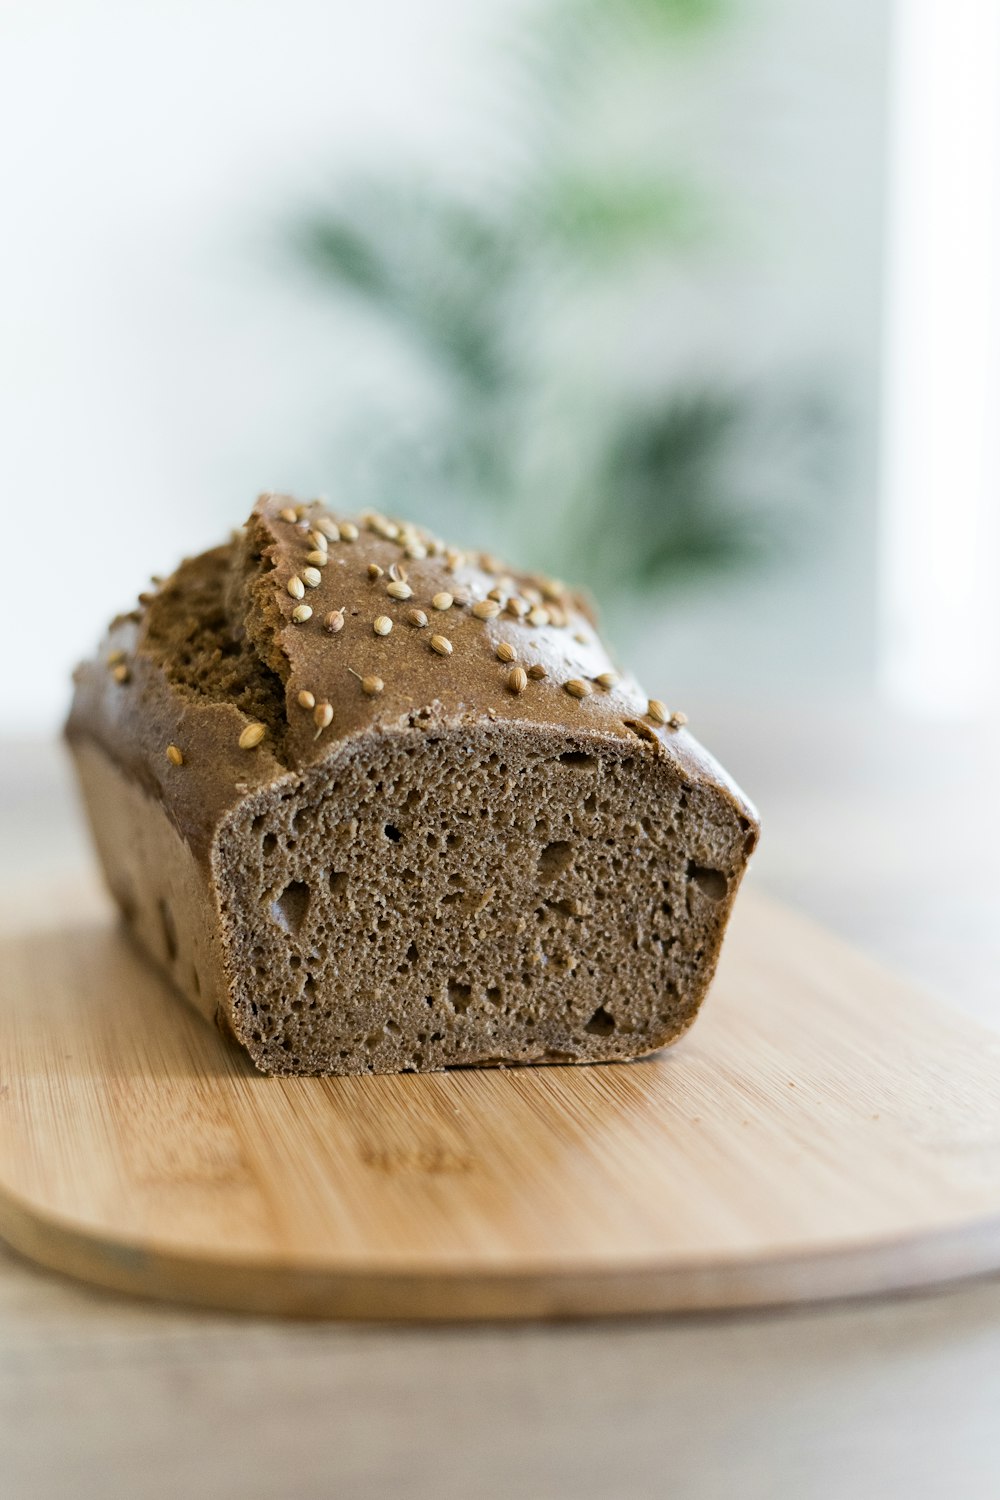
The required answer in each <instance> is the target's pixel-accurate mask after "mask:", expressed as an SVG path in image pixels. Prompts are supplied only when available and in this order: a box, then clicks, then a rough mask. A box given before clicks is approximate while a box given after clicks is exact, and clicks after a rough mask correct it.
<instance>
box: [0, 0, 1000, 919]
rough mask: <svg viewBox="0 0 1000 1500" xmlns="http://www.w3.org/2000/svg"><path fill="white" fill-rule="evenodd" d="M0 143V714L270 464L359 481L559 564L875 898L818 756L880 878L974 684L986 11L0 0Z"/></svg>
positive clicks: (991, 338) (983, 533)
mask: <svg viewBox="0 0 1000 1500" xmlns="http://www.w3.org/2000/svg"><path fill="white" fill-rule="evenodd" d="M0 142H2V145H0V203H2V206H3V232H2V234H0V331H2V341H0V422H2V426H3V446H2V454H3V465H4V475H3V478H4V491H3V501H2V505H3V515H4V521H5V525H6V534H7V540H8V546H7V568H6V578H7V583H6V597H7V601H8V604H7V619H8V620H9V621H10V622H12V628H13V632H14V641H15V644H14V646H13V647H12V649H10V650H8V651H7V652H6V653H5V660H4V674H5V692H4V693H3V695H2V698H0V732H2V733H5V734H7V735H8V736H22V737H23V736H25V735H32V734H35V735H41V734H45V733H48V732H51V731H52V730H54V729H55V728H56V727H57V726H58V724H59V723H60V721H61V718H62V715H63V713H64V711H65V707H66V703H67V697H68V676H69V671H70V669H71V666H72V664H73V661H74V660H75V659H76V658H77V657H78V656H79V655H81V654H83V653H84V652H86V651H87V650H89V649H90V648H91V646H92V644H93V643H94V642H95V640H96V639H97V637H98V636H99V634H100V631H101V629H102V627H103V625H104V622H105V621H106V619H107V618H108V616H109V615H110V614H111V612H112V611H113V610H115V609H118V608H121V607H128V606H129V604H130V603H131V601H132V599H133V598H134V595H135V594H136V593H137V592H138V591H139V590H140V589H141V588H142V587H143V586H144V584H145V582H146V579H147V577H148V575H149V573H151V572H164V571H166V570H168V569H169V568H170V567H171V566H172V565H173V563H174V562H175V561H176V560H177V559H178V558H179V556H180V555H181V554H182V553H184V552H192V551H195V550H198V549H200V548H201V547H203V546H205V545H208V544H210V543H212V542H213V541H215V540H216V539H219V538H222V537H224V536H225V535H226V534H227V532H228V530H229V528H230V527H231V526H232V525H234V524H237V523H238V522H239V521H240V520H241V519H242V518H243V517H244V515H245V513H246V511H247V510H248V509H249V506H250V504H251V503H252V501H253V499H254V497H255V495H256V494H257V493H258V492H259V491H260V490H262V489H266V488H280V489H287V490H290V491H293V492H295V493H297V494H298V495H299V496H301V497H302V498H309V497H311V496H313V495H316V494H324V495H327V496H328V497H329V498H330V499H331V501H332V502H333V503H334V504H335V505H337V506H344V507H347V508H360V507H363V506H366V505H375V506H378V507H381V508H384V509H386V510H388V511H390V512H393V513H397V514H402V515H412V516H413V517H414V518H416V519H419V520H422V521H426V522H429V523H430V524H432V525H434V526H436V527H437V528H439V529H440V530H441V531H442V532H444V533H445V534H448V535H450V536H452V537H453V538H455V539H457V540H461V541H466V542H470V543H479V544H481V545H483V546H488V547H490V548H493V549H494V550H497V551H499V552H501V553H506V554H507V555H508V556H509V557H510V558H511V560H512V561H515V562H516V561H519V560H523V561H525V562H528V563H538V564H540V565H544V566H545V567H547V568H549V569H550V570H552V571H554V572H556V573H557V574H559V575H563V576H567V577H569V578H572V579H574V580H577V581H581V582H583V583H585V584H586V585H587V586H588V587H589V588H590V589H591V590H592V591H593V592H594V593H595V594H596V595H597V597H598V598H599V600H600V601H601V604H602V608H603V612H604V615H605V618H606V621H607V622H608V625H609V628H610V632H611V636H612V640H613V642H614V643H615V645H616V646H617V647H618V649H619V650H620V652H621V654H622V655H623V656H628V657H629V659H630V661H634V662H635V664H636V665H637V667H638V669H639V671H640V674H641V675H642V676H644V678H645V679H646V681H647V683H648V687H649V690H650V691H652V692H655V693H657V694H658V695H659V696H661V697H663V698H664V699H665V700H666V701H667V702H668V703H669V704H671V705H672V706H676V707H683V708H684V709H685V710H686V711H687V712H688V713H689V714H690V715H691V718H692V722H693V725H694V727H695V728H696V730H698V731H700V732H703V733H704V736H705V738H706V739H708V740H709V742H710V743H712V744H713V746H714V747H717V748H718V749H719V751H720V753H721V754H722V755H723V757H724V758H726V759H727V760H729V761H730V762H731V763H732V767H733V770H734V771H735V772H736V774H737V775H739V776H741V778H743V779H745V780H746V782H747V784H748V786H749V787H750V789H751V791H752V792H754V793H755V794H756V795H757V796H758V797H759V799H760V800H761V802H762V804H764V806H765V813H766V814H767V815H768V817H766V819H765V821H768V818H769V821H768V827H769V831H770V830H773V831H772V832H771V839H772V844H771V847H772V848H774V849H775V850H779V851H780V850H781V848H782V847H784V851H785V852H784V856H783V858H784V862H783V863H781V862H780V861H779V862H778V863H777V864H776V865H775V867H774V868H775V871H776V873H777V877H778V878H777V883H778V884H779V885H780V886H782V887H783V888H784V889H785V890H787V891H788V892H789V893H791V894H794V893H795V891H796V889H797V887H798V885H799V883H800V877H801V881H802V883H803V884H808V886H809V890H810V891H811V892H812V893H813V896H814V898H815V893H816V892H817V890H820V889H821V888H823V886H824V881H826V882H827V886H828V895H829V897H830V900H829V902H828V908H830V909H832V908H834V907H836V906H837V903H838V901H839V903H840V910H841V912H842V913H846V912H848V909H849V911H850V913H851V914H852V916H851V920H852V921H853V922H854V924H855V927H857V926H858V923H859V920H860V921H861V925H862V926H863V919H861V918H860V913H862V912H863V909H864V902H863V900H862V901H859V899H858V894H857V890H856V889H854V890H851V891H849V890H848V881H847V880H846V877H845V874H844V870H843V860H841V861H840V862H839V864H838V866H837V873H836V874H835V875H831V876H830V877H829V878H828V877H827V876H826V874H825V871H826V868H827V864H825V863H824V858H825V856H824V853H823V848H824V846H823V842H822V838H821V837H820V835H819V834H818V832H817V828H818V825H819V824H820V823H825V822H827V821H829V819H828V818H827V817H826V815H825V814H824V813H823V811H822V809H823V808H824V805H825V804H824V803H823V801H822V794H823V791H824V789H826V790H827V791H829V789H831V788H833V787H839V788H841V790H844V791H845V792H846V793H851V795H852V796H855V798H856V800H855V802H851V800H850V798H849V797H848V796H846V795H845V796H844V797H842V798H841V801H840V804H839V808H838V819H837V820H838V821H839V823H840V824H841V827H842V837H845V838H846V837H848V835H849V836H850V837H853V838H855V839H857V840H860V841H861V842H862V844H864V842H865V839H866V829H870V827H871V821H870V820H871V819H872V818H873V817H875V816H876V811H873V809H877V808H878V807H880V806H881V803H880V802H879V798H881V799H882V802H885V801H886V800H887V799H888V800H891V798H892V797H893V796H895V797H897V798H898V799H908V800H907V801H901V802H900V808H899V811H900V816H899V818H898V819H897V822H896V823H895V824H893V827H894V829H895V832H894V833H893V834H892V836H891V837H889V836H888V835H886V836H885V837H884V838H882V839H881V841H880V842H879V841H878V840H875V841H874V847H873V848H870V849H869V853H868V854H867V855H866V858H869V859H871V860H881V861H882V867H883V873H885V870H886V869H888V870H889V873H890V874H892V876H893V878H894V879H895V877H896V876H897V875H898V876H900V878H901V880H902V877H903V876H904V875H905V872H906V870H907V869H908V868H909V866H910V863H911V858H910V856H911V854H912V852H913V849H912V848H911V845H910V844H909V843H907V838H908V837H911V838H912V840H913V844H914V846H915V844H916V842H917V841H918V840H919V839H921V838H926V830H927V817H928V814H927V812H926V809H923V810H922V812H921V815H920V817H918V818H917V819H915V820H914V819H913V818H907V817H906V816H904V814H905V812H906V810H907V809H909V808H910V807H912V805H913V799H914V796H916V797H917V800H918V803H919V801H920V798H921V797H922V795H923V790H922V789H926V788H927V787H930V786H934V787H935V788H936V789H937V790H939V791H940V789H941V785H942V781H943V780H954V781H955V782H956V784H958V785H959V786H962V787H965V788H967V787H968V785H970V784H971V783H970V781H969V777H970V775H971V771H970V763H969V762H968V761H967V760H963V758H962V757H963V756H965V755H969V756H972V757H973V759H975V756H976V755H977V754H979V752H978V750H976V749H975V748H973V749H971V750H968V752H966V750H963V749H962V748H961V746H963V745H967V744H968V745H973V744H974V743H975V744H977V743H978V742H973V741H971V740H959V738H958V737H957V731H956V732H955V734H954V735H953V734H952V729H949V730H948V732H949V735H950V738H949V741H948V745H949V757H950V758H949V760H948V762H943V761H942V759H941V756H940V754H939V739H938V734H939V726H940V725H946V726H958V725H961V724H966V725H968V724H974V723H978V722H981V721H985V720H987V719H989V718H990V717H991V716H992V715H993V714H994V713H995V708H996V704H997V682H998V676H1000V673H998V663H1000V588H998V586H997V583H996V579H995V576H994V574H995V570H996V558H997V556H998V554H1000V529H998V520H997V514H998V504H997V478H998V462H997V460H998V450H997V442H996V427H997V424H996V420H995V413H996V411H997V410H998V407H1000V403H998V399H997V398H998V395H1000V359H998V352H1000V307H998V304H997V299H996V292H995V285H994V282H995V275H994V269H993V268H994V267H995V266H996V265H997V264H1000V233H998V204H997V188H998V183H1000V170H998V168H1000V7H998V6H997V5H996V4H995V0H899V3H898V4H895V5H893V4H891V3H889V0H840V3H838V4H836V5H833V4H830V3H828V0H478V3H476V4H474V5H471V4H468V3H462V0H424V3H423V4H421V5H420V6H415V5H412V4H408V3H405V0H379V3H373V4H370V5H367V6H359V5H347V4H343V3H330V0H284V3H282V4H281V5H278V4H276V3H274V0H239V3H237V0H197V3H195V0H169V3H168V0H128V3H125V0H31V3H30V4H29V3H25V0H22V3H10V4H7V5H4V6H3V7H2V9H0ZM22 632H23V635H24V637H25V638H26V639H28V640H29V641H30V646H29V647H28V648H26V649H25V650H24V651H21V650H20V649H18V648H17V647H16V639H17V636H18V635H19V634H21V633H22ZM884 724H889V725H891V733H890V732H889V731H888V730H887V731H886V733H885V735H884V737H882V738H880V736H881V735H882V730H881V729H880V728H879V726H881V725H884ZM904 743H905V745H906V746H908V747H909V750H910V751H912V752H913V753H914V754H915V755H917V756H918V760H917V762H915V769H913V770H912V773H910V774H908V776H907V775H903V774H902V773H901V772H900V770H899V766H900V764H901V761H900V745H901V744H904ZM779 745H780V746H781V750H780V753H779V751H778V750H777V749H776V747H777V746H779ZM920 756H923V757H924V758H923V759H922V760H921V759H919V757H920ZM981 758H982V757H981V756H980V759H981ZM855 760H857V762H858V764H859V765H860V764H861V763H862V762H863V764H864V766H865V768H866V770H865V775H866V776H867V781H866V783H865V785H866V786H867V787H868V793H867V796H868V801H867V802H864V801H863V800H862V801H857V797H858V796H859V795H860V794H858V793H857V789H856V788H854V790H853V791H852V788H851V782H850V778H851V775H852V771H851V767H852V766H853V764H854V762H855ZM977 764H978V762H977ZM859 776H860V773H859ZM845 778H846V779H845ZM800 784H801V786H802V788H803V792H802V796H801V798H798V799H797V798H796V796H795V795H794V794H793V793H791V792H789V790H788V788H789V787H793V788H794V787H795V786H797V785H800ZM915 787H916V788H918V789H920V790H918V791H916V792H915V791H914V788H915ZM780 792H783V793H784V797H783V800H782V798H781V797H780V796H779V795H777V794H778V793H780ZM810 798H811V799H812V800H809V799H810ZM994 800H995V799H994ZM989 806H990V807H992V801H990V802H989ZM852 808H854V809H855V811H854V812H853V814H852ZM817 809H819V811H817ZM852 816H853V818H854V819H855V820H856V821H855V822H854V823H852V821H851V820H852ZM940 817H941V819H942V829H947V828H953V827H954V824H955V817H954V813H953V812H952V813H950V814H949V813H948V812H947V811H946V810H942V812H941V813H940ZM782 819H784V820H785V823H784V829H785V832H786V833H787V835H788V837H787V840H786V842H785V844H784V846H782V843H781V838H782ZM921 819H922V820H923V821H922V822H921ZM978 819H979V815H978V814H977V817H976V818H974V819H972V820H971V821H972V822H974V823H976V824H977V828H980V829H981V823H980V822H979V821H978ZM967 821H968V820H967ZM911 826H912V829H913V831H912V834H910V835H907V834H906V833H905V830H906V829H909V828H911ZM900 829H903V830H904V832H903V833H901V832H900ZM977 838H978V842H977V843H976V847H975V848H974V849H973V848H966V847H964V846H962V847H961V848H959V849H957V851H956V852H955V857H956V858H957V859H958V860H959V861H960V862H961V864H962V868H963V871H964V872H965V875H966V877H967V878H966V880H965V881H964V882H959V883H958V886H957V887H952V886H949V887H948V892H950V893H951V894H950V896H949V895H948V893H946V897H947V899H952V900H953V901H955V902H956V903H958V902H959V901H961V900H962V899H964V897H963V895H962V891H963V888H964V889H965V890H967V888H968V885H969V872H970V871H973V872H980V871H981V868H982V867H983V865H984V862H985V861H986V858H987V854H986V851H987V850H988V848H989V847H991V845H990V842H989V840H984V839H982V838H981V837H979V835H977ZM868 842H869V844H871V843H872V841H871V840H870V839H869V840H868ZM767 847H768V841H767V840H765V851H766V849H767ZM765 858H766V855H765ZM977 861H978V863H977ZM807 863H808V870H806V864H807ZM827 863H829V861H827ZM806 875H808V877H809V878H808V881H807V880H806V879H805V877H806ZM974 878H975V879H979V873H976V874H975V877H974ZM903 884H904V885H905V881H904V882H903ZM925 885H926V881H925ZM834 886H835V887H836V889H834ZM901 888H902V887H901ZM911 896H912V893H911ZM900 899H901V900H902V899H903V898H902V896H901V898H900ZM925 899H930V894H929V891H928V893H927V895H926V897H925ZM934 899H937V900H940V899H941V890H940V889H939V888H937V889H936V894H935V898H934ZM816 904H818V905H820V906H822V904H823V903H822V901H820V900H818V899H817V902H816ZM907 911H908V914H909V918H910V920H909V929H908V930H909V934H910V941H911V942H912V936H913V931H912V929H913V923H912V899H911V900H910V904H909V906H908V908H907ZM880 922H881V925H880V928H879V933H880V935H881V939H882V940H883V941H884V939H885V933H886V931H887V927H886V922H887V917H886V912H885V904H884V902H883V903H882V910H881V917H880ZM889 925H890V927H891V922H890V924H889ZM890 947H891V941H890Z"/></svg>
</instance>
